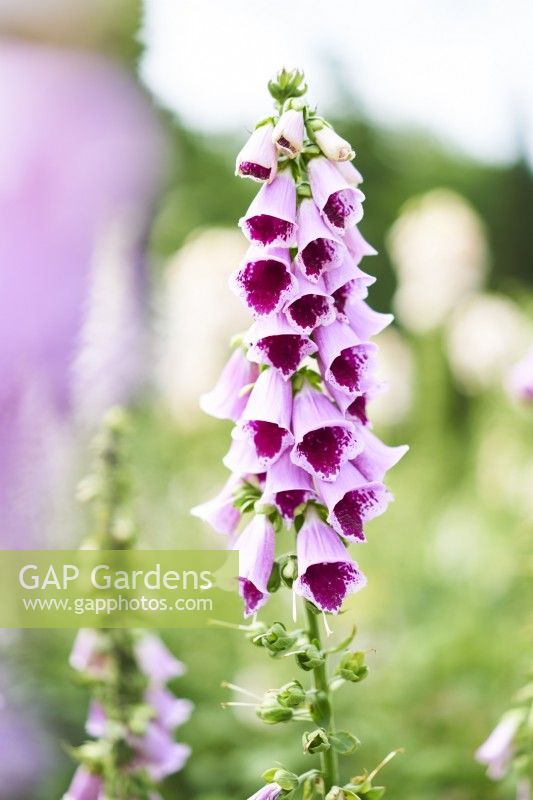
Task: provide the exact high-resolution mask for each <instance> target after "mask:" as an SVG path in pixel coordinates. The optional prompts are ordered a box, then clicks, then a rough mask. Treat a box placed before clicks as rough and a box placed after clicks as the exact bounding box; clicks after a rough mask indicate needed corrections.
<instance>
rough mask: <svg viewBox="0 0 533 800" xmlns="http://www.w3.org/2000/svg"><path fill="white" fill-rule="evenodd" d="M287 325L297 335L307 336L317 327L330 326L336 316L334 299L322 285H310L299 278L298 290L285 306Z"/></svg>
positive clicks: (304, 279) (319, 283)
mask: <svg viewBox="0 0 533 800" xmlns="http://www.w3.org/2000/svg"><path fill="white" fill-rule="evenodd" d="M285 316H286V317H287V321H288V323H289V325H291V326H292V327H293V328H294V330H295V331H297V332H298V333H301V334H304V335H309V334H311V333H312V332H313V331H314V330H315V328H318V326H319V325H330V324H331V323H332V322H333V321H334V320H335V318H336V316H337V311H336V309H335V301H334V298H333V297H332V296H331V295H329V294H328V293H327V292H326V291H325V289H324V287H323V284H322V283H321V282H320V281H319V282H318V283H311V282H310V281H308V280H306V278H302V277H300V278H299V280H298V288H297V290H296V292H295V293H294V295H293V296H292V298H291V300H290V301H289V302H288V303H287V305H286V306H285Z"/></svg>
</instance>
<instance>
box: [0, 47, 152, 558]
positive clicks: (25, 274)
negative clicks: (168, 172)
mask: <svg viewBox="0 0 533 800" xmlns="http://www.w3.org/2000/svg"><path fill="white" fill-rule="evenodd" d="M0 111H1V113H2V119H3V124H2V129H1V131H0V171H1V173H2V185H1V188H0V259H1V261H2V264H3V267H2V270H3V272H2V294H1V298H0V364H1V365H2V366H1V368H0V386H1V389H0V407H1V408H2V415H3V419H4V420H9V425H5V424H4V425H1V424H0V427H1V432H0V454H1V455H0V505H1V506H2V508H3V509H4V512H5V513H4V517H3V524H2V540H1V543H2V546H3V547H15V548H17V547H20V548H24V547H31V546H32V544H33V545H36V544H40V545H42V544H43V540H42V530H43V519H42V508H41V506H42V504H43V498H45V496H46V494H47V490H48V489H49V484H48V482H49V481H50V480H51V474H50V473H51V469H50V467H51V465H55V464H56V462H57V461H58V455H59V453H58V448H59V443H60V440H61V439H62V438H63V437H62V436H58V431H59V432H61V428H62V427H63V426H64V423H65V420H66V419H68V417H69V416H70V415H71V414H73V413H79V414H82V415H83V416H84V417H85V418H89V419H94V417H95V416H96V415H99V414H100V412H101V411H102V404H105V405H108V404H109V403H110V402H120V401H124V400H126V399H127V398H128V397H129V396H130V395H131V393H132V391H134V390H135V388H136V387H137V386H138V383H139V379H140V374H141V367H142V365H140V364H138V363H137V362H136V361H135V359H131V358H130V356H131V353H132V352H138V351H140V349H141V348H140V342H141V340H142V336H143V291H144V286H143V284H144V274H143V273H144V249H143V248H144V239H145V234H146V230H147V227H148V224H149V220H150V217H151V214H152V206H153V201H154V198H155V196H156V192H157V190H158V186H159V172H160V164H161V143H162V142H161V135H160V132H159V127H158V124H157V123H156V120H155V117H154V114H153V112H152V110H151V108H150V106H149V104H148V102H147V100H146V99H145V97H144V96H143V94H142V92H141V91H140V90H139V89H138V88H137V86H136V85H135V83H134V81H133V80H132V79H131V78H130V77H129V76H128V75H127V73H125V72H124V71H123V70H122V69H120V68H118V67H117V66H116V65H114V64H113V63H112V62H110V61H108V60H106V59H104V58H101V57H98V56H95V55H89V54H86V53H84V54H82V53H76V52H69V51H67V50H66V49H54V48H52V47H46V46H43V45H34V44H30V43H22V42H20V41H8V40H6V39H4V40H3V42H2V48H1V51H0ZM111 281H115V283H116V284H117V285H116V286H115V291H114V293H113V292H111V287H110V282H111ZM118 289H120V291H117V290H118ZM102 298H106V302H105V303H104V305H103V307H102V306H101V303H100V301H101V299H102ZM112 331H120V332H121V335H120V337H118V336H116V337H115V336H112V335H111V332H112ZM125 354H128V358H127V359H126V358H124V356H125ZM74 364H76V366H75V367H74ZM0 423H1V420H0ZM55 468H56V471H57V466H55ZM38 535H40V538H39V539H38V538H37V536H38Z"/></svg>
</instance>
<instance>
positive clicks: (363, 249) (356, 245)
mask: <svg viewBox="0 0 533 800" xmlns="http://www.w3.org/2000/svg"><path fill="white" fill-rule="evenodd" d="M343 242H344V244H345V245H346V247H347V248H348V250H349V252H350V255H351V256H352V258H353V259H354V261H355V262H356V263H359V262H360V261H361V259H362V258H364V257H365V256H377V254H378V251H377V250H375V249H374V248H373V247H372V245H370V244H368V242H367V241H366V239H365V238H364V236H363V235H362V233H361V232H360V230H359V228H357V227H353V228H350V229H349V230H347V231H346V232H345V234H344V239H343Z"/></svg>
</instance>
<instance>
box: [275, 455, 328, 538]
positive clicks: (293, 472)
mask: <svg viewBox="0 0 533 800" xmlns="http://www.w3.org/2000/svg"><path fill="white" fill-rule="evenodd" d="M315 496H316V492H315V489H314V486H313V481H312V480H311V476H310V475H309V473H308V472H306V471H305V470H303V469H301V468H300V467H297V466H296V464H293V462H292V461H291V458H290V455H289V453H288V452H285V453H283V455H282V456H280V458H279V459H278V460H277V461H276V462H275V464H272V466H271V468H270V469H269V470H268V472H267V476H266V481H265V488H264V491H263V503H272V504H273V505H275V506H276V508H277V509H278V511H279V513H280V514H281V517H282V518H283V520H284V522H285V524H286V525H287V526H290V524H291V523H292V522H293V520H294V511H295V509H296V508H297V507H298V506H299V505H301V503H305V502H306V501H307V500H309V499H310V498H311V497H315Z"/></svg>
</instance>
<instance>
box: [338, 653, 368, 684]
mask: <svg viewBox="0 0 533 800" xmlns="http://www.w3.org/2000/svg"><path fill="white" fill-rule="evenodd" d="M335 674H336V675H339V676H340V677H341V678H342V679H343V680H345V681H349V682H350V683H359V682H360V681H362V680H364V679H365V678H366V676H367V675H368V667H367V665H366V664H365V653H363V652H362V651H361V650H350V651H349V652H348V653H345V654H344V655H343V657H342V658H341V660H340V663H339V665H338V667H337V669H336V671H335Z"/></svg>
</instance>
